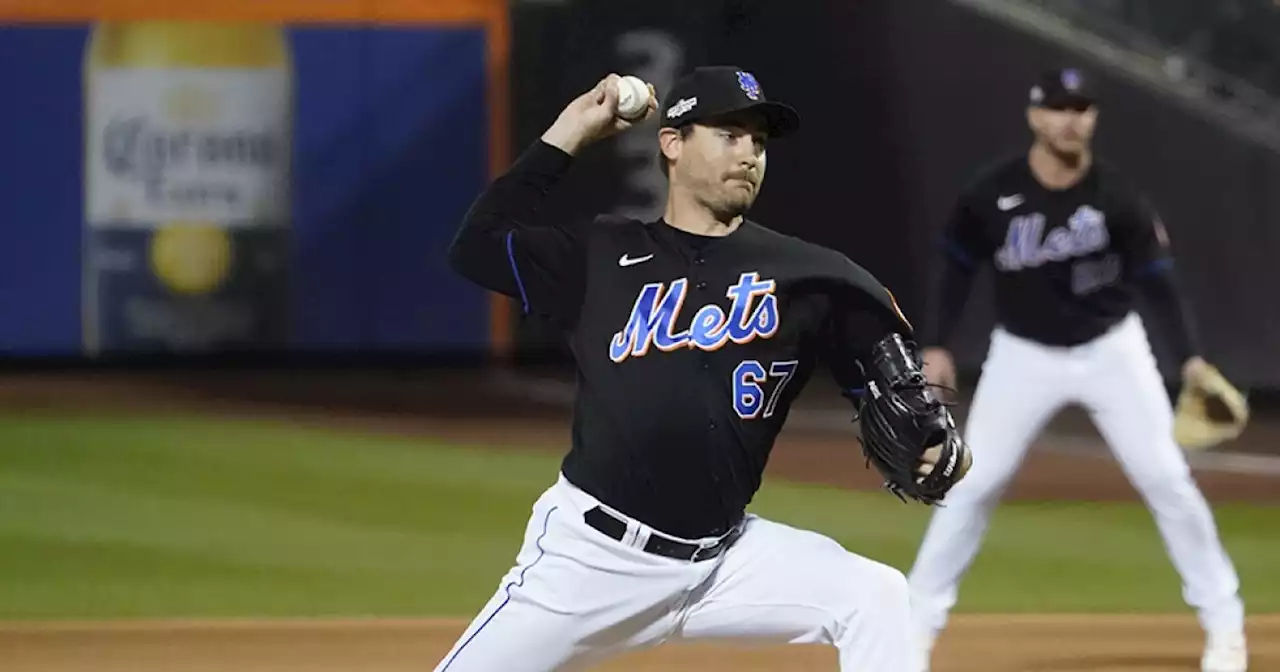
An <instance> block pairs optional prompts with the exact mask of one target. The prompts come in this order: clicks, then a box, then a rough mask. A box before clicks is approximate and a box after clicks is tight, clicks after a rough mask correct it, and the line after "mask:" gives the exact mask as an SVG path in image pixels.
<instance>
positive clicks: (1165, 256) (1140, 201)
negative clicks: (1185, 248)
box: [1112, 196, 1173, 278]
mask: <svg viewBox="0 0 1280 672" xmlns="http://www.w3.org/2000/svg"><path fill="white" fill-rule="evenodd" d="M1119 215H1120V221H1119V222H1117V224H1118V226H1116V225H1113V227H1112V228H1113V229H1114V231H1113V233H1112V235H1113V236H1115V237H1116V238H1117V241H1116V242H1117V243H1118V245H1117V247H1118V248H1119V251H1120V254H1121V255H1122V256H1123V257H1124V267H1125V271H1126V273H1127V274H1128V276H1129V277H1130V278H1141V277H1143V276H1145V275H1149V274H1151V273H1152V272H1156V271H1162V270H1167V269H1168V268H1170V267H1171V266H1172V265H1173V257H1172V254H1171V252H1170V249H1169V234H1168V232H1167V231H1166V230H1165V227H1164V222H1163V221H1162V220H1161V219H1160V213H1159V212H1157V211H1156V209H1155V206H1153V205H1152V204H1151V201H1150V200H1149V199H1147V198H1146V197H1142V196H1139V197H1135V198H1131V199H1129V202H1127V203H1126V204H1125V206H1124V207H1123V208H1122V209H1121V210H1120V213H1119Z"/></svg>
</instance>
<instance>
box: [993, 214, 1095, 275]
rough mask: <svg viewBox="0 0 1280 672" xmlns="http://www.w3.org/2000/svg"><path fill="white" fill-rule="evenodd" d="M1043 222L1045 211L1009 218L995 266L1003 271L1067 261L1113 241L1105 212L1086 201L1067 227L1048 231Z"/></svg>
mask: <svg viewBox="0 0 1280 672" xmlns="http://www.w3.org/2000/svg"><path fill="white" fill-rule="evenodd" d="M1044 224H1045V218H1044V215H1042V214H1040V213H1038V212H1037V213H1033V214H1030V215H1019V216H1017V217H1014V218H1013V219H1011V220H1009V233H1008V235H1007V236H1006V237H1005V241H1004V247H1001V248H1000V249H999V250H997V251H996V257H995V263H996V268H999V269H1000V270H1002V271H1020V270H1022V269H1024V268H1036V267H1038V266H1042V265H1044V264H1045V263H1046V262H1050V261H1065V260H1067V259H1070V258H1072V257H1083V256H1085V255H1087V254H1091V253H1093V252H1098V251H1100V250H1104V249H1106V248H1107V245H1108V244H1110V242H1111V236H1110V234H1108V233H1107V219H1106V216H1105V215H1103V214H1102V212H1101V211H1099V210H1096V209H1094V208H1091V207H1089V206H1087V205H1082V206H1080V207H1079V209H1077V210H1076V211H1075V213H1074V214H1072V215H1071V217H1070V218H1068V219H1067V226H1066V227H1065V228H1061V227H1060V228H1056V229H1054V230H1052V231H1050V232H1049V234H1048V235H1045V234H1044ZM1042 237H1043V239H1044V240H1043V242H1041V238H1042Z"/></svg>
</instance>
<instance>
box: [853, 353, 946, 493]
mask: <svg viewBox="0 0 1280 672" xmlns="http://www.w3.org/2000/svg"><path fill="white" fill-rule="evenodd" d="M869 364H870V365H869V366H864V367H863V375H864V378H865V382H866V389H865V390H864V392H863V394H862V395H861V398H860V399H859V403H858V420H859V423H860V424H861V432H862V437H861V442H862V452H863V454H864V455H865V456H866V458H867V463H868V464H875V466H876V470H877V471H879V472H880V475H881V476H883V477H884V479H885V487H886V488H887V489H888V490H889V491H890V492H892V493H893V494H895V495H897V496H898V498H899V499H902V500H903V501H906V500H907V498H911V499H914V500H916V501H920V502H923V503H925V504H930V505H932V504H936V503H937V502H939V501H941V500H942V499H943V497H945V496H946V494H947V492H948V491H950V490H951V487H952V486H954V485H955V484H956V483H957V482H959V480H960V479H961V478H963V477H964V474H965V472H967V470H968V468H969V464H970V456H969V449H968V447H967V446H966V445H965V444H964V441H963V440H962V439H961V438H960V433H959V432H958V431H957V430H956V425H955V420H954V419H953V418H952V417H951V412H950V410H948V409H947V407H946V406H945V405H944V404H943V403H942V402H941V401H939V400H938V399H937V397H935V396H934V394H933V393H932V391H931V390H930V388H929V385H928V383H927V382H926V380H925V376H924V373H923V371H922V364H921V361H920V359H919V357H918V356H917V355H915V354H914V353H912V352H911V350H910V349H909V348H908V347H907V345H906V343H905V342H903V340H902V337H901V336H899V335H897V334H893V335H891V336H889V337H887V338H885V339H883V340H882V341H880V342H879V343H877V344H876V346H875V347H874V348H873V352H872V355H871V357H870V362H869ZM926 451H929V452H930V453H931V455H930V456H931V457H934V456H936V464H935V465H934V466H933V469H932V471H930V472H929V473H928V474H927V475H921V473H920V472H919V471H918V470H919V469H920V466H921V462H922V461H923V460H924V459H925V453H926Z"/></svg>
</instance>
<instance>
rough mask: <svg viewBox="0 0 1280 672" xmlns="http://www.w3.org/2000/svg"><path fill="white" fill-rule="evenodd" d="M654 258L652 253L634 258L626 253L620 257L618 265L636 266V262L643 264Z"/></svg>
mask: <svg viewBox="0 0 1280 672" xmlns="http://www.w3.org/2000/svg"><path fill="white" fill-rule="evenodd" d="M652 258H653V255H652V254H646V255H645V256H643V257H636V258H634V259H632V258H631V257H628V256H627V255H625V254H624V255H622V256H621V257H618V265H619V266H623V267H626V266H635V265H636V264H642V263H644V262H646V261H649V260H650V259H652Z"/></svg>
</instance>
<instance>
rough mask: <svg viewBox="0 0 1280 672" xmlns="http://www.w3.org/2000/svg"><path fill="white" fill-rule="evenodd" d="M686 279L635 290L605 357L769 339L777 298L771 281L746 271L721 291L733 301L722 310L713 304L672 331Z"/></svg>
mask: <svg viewBox="0 0 1280 672" xmlns="http://www.w3.org/2000/svg"><path fill="white" fill-rule="evenodd" d="M688 289H689V279H688V278H680V279H679V280H675V281H673V282H672V283H671V284H670V285H667V284H666V283H662V282H652V283H649V284H647V285H645V286H644V287H643V288H642V289H641V290H640V295H639V296H638V297H636V302H635V305H634V306H632V308H631V316H630V317H628V318H627V326H625V327H623V328H622V331H619V332H618V333H616V334H614V335H613V339H612V340H611V341H610V342H609V359H612V360H613V361H614V362H619V363H621V362H622V361H623V360H625V359H626V358H627V357H643V356H645V355H646V354H648V352H649V348H650V347H654V348H657V349H659V350H661V351H663V352H670V351H672V350H678V349H680V348H698V349H699V350H706V351H712V350H719V349H720V348H722V347H724V346H725V344H726V343H729V342H730V341H732V342H734V343H737V344H739V345H741V344H743V343H749V342H751V341H753V340H755V339H757V338H770V337H772V336H773V335H774V334H775V333H777V331H778V297H776V296H775V295H774V294H773V292H774V289H775V283H774V281H773V280H761V279H760V274H759V273H755V272H751V273H743V274H742V275H740V276H738V282H737V284H735V285H733V286H732V287H729V289H728V291H726V292H725V294H724V295H725V296H726V297H728V298H729V299H731V300H732V301H733V304H732V305H731V306H730V307H729V313H728V314H727V315H726V314H725V312H724V309H722V308H721V307H720V306H717V305H715V304H714V303H710V304H707V305H705V306H703V307H702V308H699V309H698V312H697V313H695V314H694V316H693V321H692V322H691V323H690V324H689V328H688V329H685V330H684V331H681V332H679V333H676V331H675V323H676V316H677V315H679V314H680V308H681V307H683V306H684V300H685V297H686V296H687V292H688Z"/></svg>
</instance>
